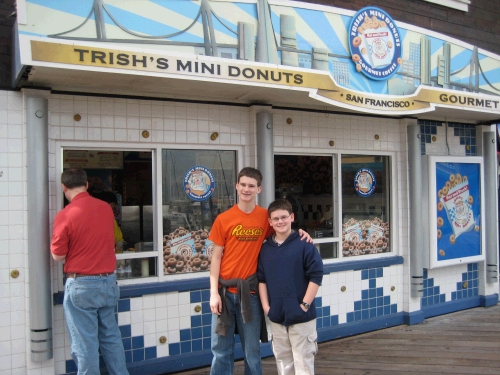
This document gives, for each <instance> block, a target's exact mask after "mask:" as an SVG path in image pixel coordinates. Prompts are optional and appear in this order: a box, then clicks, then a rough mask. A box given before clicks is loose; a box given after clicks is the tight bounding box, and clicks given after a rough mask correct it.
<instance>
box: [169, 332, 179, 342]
mask: <svg viewBox="0 0 500 375" xmlns="http://www.w3.org/2000/svg"><path fill="white" fill-rule="evenodd" d="M179 341H181V333H180V331H179V330H178V329H176V330H173V331H170V330H169V331H168V334H167V342H169V343H174V342H179Z"/></svg>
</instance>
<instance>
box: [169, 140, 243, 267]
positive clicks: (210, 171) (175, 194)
mask: <svg viewBox="0 0 500 375" xmlns="http://www.w3.org/2000/svg"><path fill="white" fill-rule="evenodd" d="M162 178H163V180H162V212H163V272H164V274H165V275H174V274H182V273H190V272H204V271H209V270H210V263H211V261H212V248H213V244H212V242H211V241H209V240H208V234H209V232H210V229H211V228H212V224H213V222H214V220H215V218H216V217H217V215H218V214H220V213H221V212H223V211H226V210H227V209H229V208H230V207H232V206H233V205H234V204H235V202H236V201H235V197H236V195H235V182H236V152H235V151H212V150H163V151H162Z"/></svg>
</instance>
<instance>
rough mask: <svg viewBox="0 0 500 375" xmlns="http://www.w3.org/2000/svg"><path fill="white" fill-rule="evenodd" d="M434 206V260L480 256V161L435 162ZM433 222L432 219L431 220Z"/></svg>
mask: <svg viewBox="0 0 500 375" xmlns="http://www.w3.org/2000/svg"><path fill="white" fill-rule="evenodd" d="M434 176H435V186H434V189H432V190H431V194H432V195H434V197H433V198H432V197H431V202H432V204H433V205H434V206H435V209H434V210H431V212H435V215H436V220H435V223H436V226H435V228H434V229H433V230H434V233H433V235H434V237H435V238H436V244H437V246H436V248H435V249H434V250H435V251H436V253H435V259H436V260H437V262H442V261H447V260H453V259H455V260H457V259H458V260H459V259H464V258H470V257H475V256H480V255H481V252H482V249H481V243H482V241H481V164H479V163H458V162H456V163H450V162H436V163H435V175H434ZM433 222H434V221H433Z"/></svg>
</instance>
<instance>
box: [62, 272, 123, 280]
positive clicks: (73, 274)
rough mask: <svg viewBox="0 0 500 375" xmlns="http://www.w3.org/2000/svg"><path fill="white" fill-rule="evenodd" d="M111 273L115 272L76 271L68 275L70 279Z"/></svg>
mask: <svg viewBox="0 0 500 375" xmlns="http://www.w3.org/2000/svg"><path fill="white" fill-rule="evenodd" d="M109 275H114V272H104V273H94V274H92V275H89V274H86V273H75V272H71V273H68V274H66V277H67V278H68V279H76V278H77V277H88V276H109Z"/></svg>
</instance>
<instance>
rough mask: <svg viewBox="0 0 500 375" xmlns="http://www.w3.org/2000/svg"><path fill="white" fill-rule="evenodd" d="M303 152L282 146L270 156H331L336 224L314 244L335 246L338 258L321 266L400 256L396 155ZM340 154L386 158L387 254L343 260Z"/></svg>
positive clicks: (385, 152)
mask: <svg viewBox="0 0 500 375" xmlns="http://www.w3.org/2000/svg"><path fill="white" fill-rule="evenodd" d="M303 151H304V152H297V149H291V148H285V147H276V148H275V149H274V155H297V156H300V155H302V156H309V155H310V156H328V157H332V158H333V160H332V164H333V171H332V174H333V178H334V181H333V186H334V189H333V191H332V194H333V201H332V205H333V209H334V215H335V216H334V217H335V221H336V223H337V224H336V226H334V228H335V231H334V237H326V238H315V239H314V243H315V244H320V243H337V246H338V254H339V256H338V258H326V259H323V263H324V264H325V265H327V264H335V263H342V262H348V261H351V262H353V261H362V260H371V259H374V258H386V257H392V256H397V255H399V254H400V250H399V220H398V218H399V215H398V213H399V205H398V202H399V199H398V197H399V194H398V193H399V190H400V188H399V184H398V173H397V165H398V160H397V157H398V153H397V152H391V151H375V150H368V151H361V150H342V149H339V150H336V151H335V152H330V153H327V152H324V151H322V150H318V151H316V150H313V149H308V150H303ZM342 155H367V156H387V157H389V174H390V176H389V182H390V190H389V196H390V197H391V199H390V210H389V213H388V218H389V220H390V241H391V251H390V252H387V253H378V254H365V255H362V256H353V257H344V256H343V255H342V180H341V178H340V177H341V175H340V173H341V170H342V168H341V167H342Z"/></svg>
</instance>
